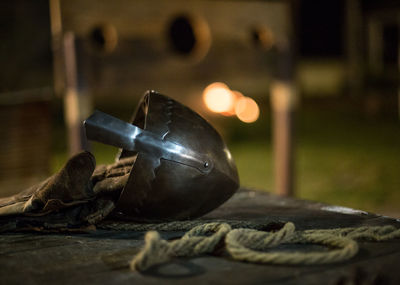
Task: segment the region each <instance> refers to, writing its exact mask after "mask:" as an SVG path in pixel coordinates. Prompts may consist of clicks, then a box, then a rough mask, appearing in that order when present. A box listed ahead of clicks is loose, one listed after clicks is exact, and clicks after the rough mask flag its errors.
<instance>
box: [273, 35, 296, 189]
mask: <svg viewBox="0 0 400 285" xmlns="http://www.w3.org/2000/svg"><path fill="white" fill-rule="evenodd" d="M293 45H294V43H293V41H289V40H284V41H282V42H281V43H279V44H278V45H277V47H276V64H275V65H276V66H275V69H276V70H275V80H274V81H273V83H272V85H271V94H270V95H271V107H272V116H273V118H272V119H273V151H274V183H275V185H274V186H275V193H277V194H278V195H281V196H294V193H295V189H294V176H295V175H294V172H295V171H294V122H293V121H294V112H295V107H296V105H297V101H298V100H297V92H296V88H295V81H294V77H295V76H294V73H295V71H294V47H293Z"/></svg>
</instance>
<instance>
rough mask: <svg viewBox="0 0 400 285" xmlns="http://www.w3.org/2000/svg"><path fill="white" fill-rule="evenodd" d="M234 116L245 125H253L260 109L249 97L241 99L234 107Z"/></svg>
mask: <svg viewBox="0 0 400 285" xmlns="http://www.w3.org/2000/svg"><path fill="white" fill-rule="evenodd" d="M235 113H236V116H237V117H238V118H239V120H241V121H242V122H245V123H253V122H255V121H257V119H258V117H259V115H260V109H259V108H258V104H257V103H256V101H254V100H253V99H251V98H249V97H241V98H239V99H238V100H237V102H236V105H235Z"/></svg>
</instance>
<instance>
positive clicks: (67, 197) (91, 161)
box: [33, 152, 96, 204]
mask: <svg viewBox="0 0 400 285" xmlns="http://www.w3.org/2000/svg"><path fill="white" fill-rule="evenodd" d="M95 166H96V160H95V158H94V156H93V155H92V154H91V153H90V152H81V153H79V154H77V155H75V156H73V157H72V158H70V159H69V160H68V161H67V163H66V164H65V166H64V167H63V168H62V169H61V170H60V171H59V172H58V173H57V174H55V175H54V176H53V177H52V178H51V179H50V181H49V182H48V183H47V184H46V185H44V187H43V188H42V189H40V190H39V191H37V192H35V194H34V197H33V198H34V199H38V200H40V201H41V202H42V203H44V204H46V202H47V201H48V200H51V199H52V200H54V199H56V200H60V201H62V202H72V201H75V200H83V199H88V198H91V197H93V191H92V187H91V185H90V177H91V176H92V173H93V171H94V168H95Z"/></svg>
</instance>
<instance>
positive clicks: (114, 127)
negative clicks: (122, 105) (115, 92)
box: [83, 111, 213, 173]
mask: <svg viewBox="0 0 400 285" xmlns="http://www.w3.org/2000/svg"><path fill="white" fill-rule="evenodd" d="M83 124H84V127H85V131H86V137H87V138H88V139H89V140H94V141H98V142H102V143H105V144H109V145H113V146H116V147H120V148H123V149H126V150H129V151H136V152H146V153H149V154H152V155H154V156H157V157H159V158H162V159H165V160H170V161H174V162H177V163H181V164H184V165H187V166H191V167H194V168H197V169H198V170H200V171H201V172H205V173H208V172H210V171H211V169H212V168H213V163H212V161H211V159H209V158H208V156H206V155H202V154H198V153H195V152H193V151H191V150H190V149H188V148H185V147H184V146H182V145H180V144H177V143H174V142H170V141H166V140H164V139H163V138H161V137H158V136H156V135H154V134H153V133H152V132H149V131H146V130H142V129H141V128H139V127H137V126H135V125H132V124H129V123H127V122H124V121H122V120H120V119H117V118H114V117H113V116H110V115H108V114H106V113H103V112H100V111H95V112H94V113H93V114H92V115H91V116H90V117H89V118H87V119H86V120H85V121H84V122H83Z"/></svg>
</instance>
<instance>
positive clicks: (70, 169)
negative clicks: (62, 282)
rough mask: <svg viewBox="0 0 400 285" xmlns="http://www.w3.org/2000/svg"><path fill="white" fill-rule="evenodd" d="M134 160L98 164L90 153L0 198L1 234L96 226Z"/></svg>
mask: <svg viewBox="0 0 400 285" xmlns="http://www.w3.org/2000/svg"><path fill="white" fill-rule="evenodd" d="M135 159H136V157H128V158H125V159H121V160H119V161H118V162H116V163H114V164H111V165H100V166H98V167H97V168H95V165H96V162H95V158H94V156H93V155H92V154H91V153H90V152H81V153H79V154H77V155H75V156H73V157H71V158H70V159H69V160H68V161H67V163H66V164H65V166H64V167H63V168H62V169H61V170H60V171H59V172H58V173H56V174H55V175H53V176H51V177H49V178H48V179H46V180H45V181H43V182H41V183H39V184H38V185H35V186H32V187H30V188H28V189H26V190H25V191H22V192H20V193H18V194H16V195H14V196H11V197H8V198H1V199H0V231H2V230H3V231H4V230H18V229H19V228H24V229H25V228H26V229H39V230H40V229H44V230H45V229H61V228H64V229H66V228H70V227H81V226H87V225H89V224H95V223H97V222H98V221H100V220H102V219H104V218H105V217H106V216H107V215H108V214H109V213H110V212H111V211H112V210H113V209H114V205H115V202H116V201H117V199H118V198H119V195H120V192H121V190H122V188H123V187H124V185H125V184H126V181H127V179H128V177H129V173H130V170H131V168H132V165H133V163H134V160H135Z"/></svg>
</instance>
